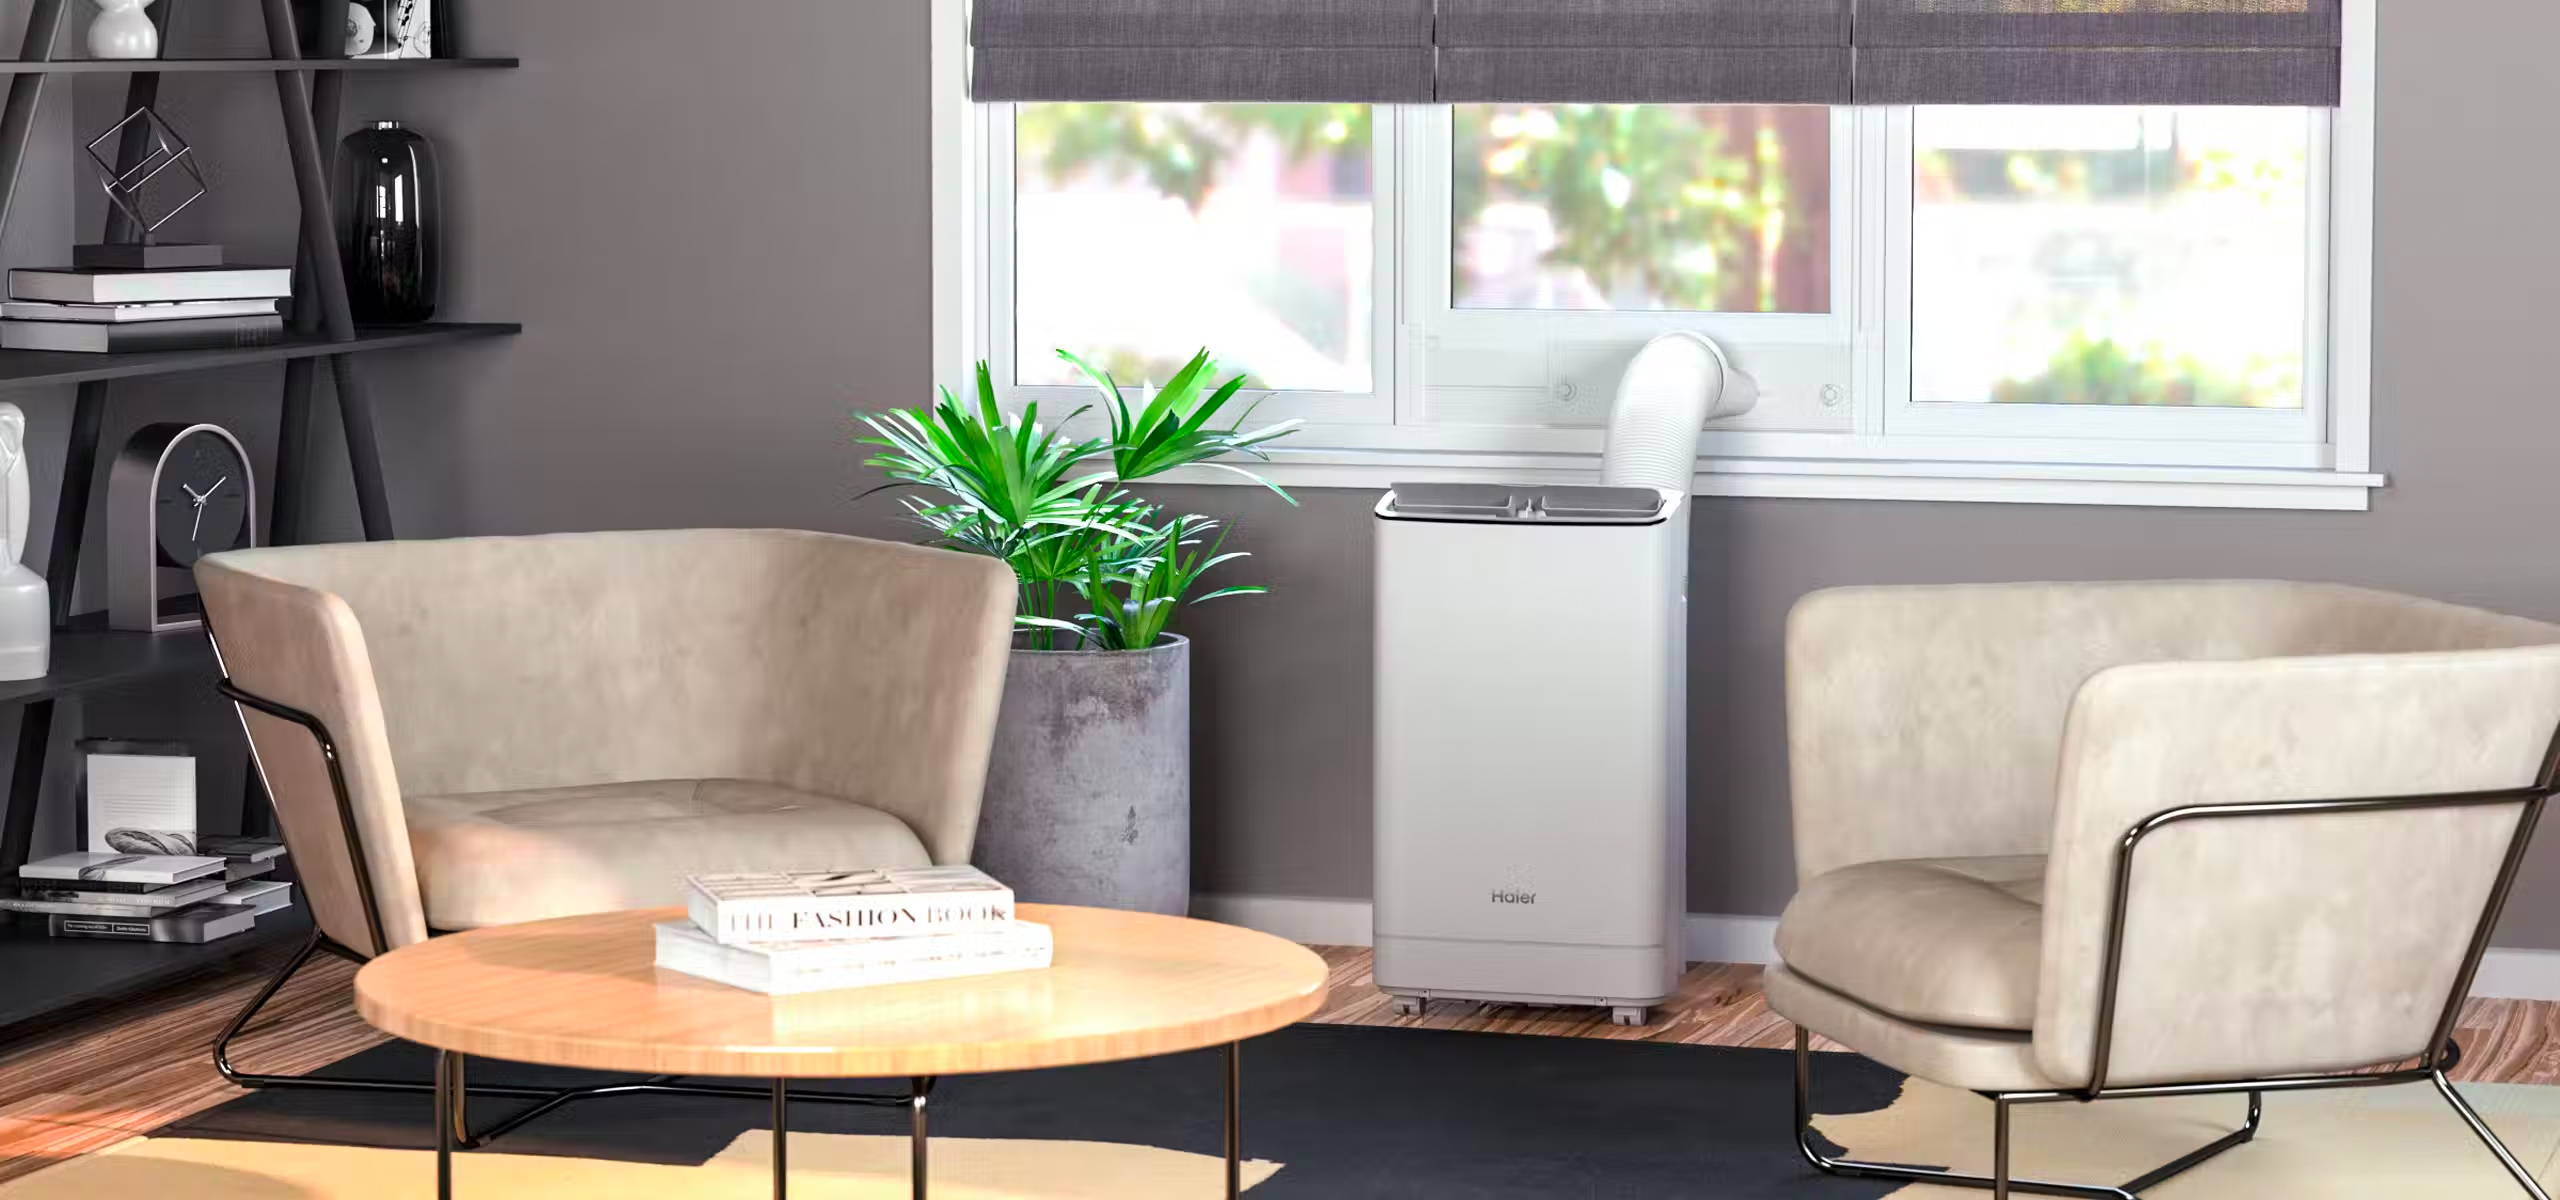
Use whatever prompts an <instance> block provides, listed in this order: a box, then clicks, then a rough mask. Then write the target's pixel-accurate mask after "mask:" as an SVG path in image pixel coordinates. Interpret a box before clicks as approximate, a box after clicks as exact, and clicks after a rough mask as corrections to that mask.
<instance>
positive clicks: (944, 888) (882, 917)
mask: <svg viewBox="0 0 2560 1200" xmlns="http://www.w3.org/2000/svg"><path fill="white" fill-rule="evenodd" d="M685 911H686V914H687V916H688V918H689V919H687V920H683V921H668V922H665V923H663V924H660V925H659V926H658V965H659V966H661V967H664V968H666V969H667V970H670V971H680V972H683V973H684V974H687V975H698V976H701V977H702V978H704V979H712V980H717V981H719V982H721V983H725V984H729V985H730V986H732V987H741V988H746V989H747V990H749V991H756V992H763V993H766V994H768V995H789V994H793V993H798V992H820V991H831V990H835V989H838V988H856V987H867V986H870V985H872V984H880V983H913V982H915V981H917V980H924V979H950V978H954V977H957V976H962V975H992V974H996V973H997V972H1001V971H1026V970H1036V969H1038V968H1042V967H1046V966H1048V965H1049V954H1050V938H1049V927H1048V926H1046V925H1038V924H1033V923H1032V922H1029V921H1017V920H1015V919H1014V917H1013V889H1011V888H1008V887H1006V886H1004V885H1003V884H1001V883H997V882H996V881H995V880H993V879H990V878H988V877H987V875H986V873H985V872H983V871H980V870H978V869H977V868H976V867H890V868H884V869H875V870H860V871H774V872H760V873H753V874H736V875H695V876H690V877H688V878H687V879H686V880H685Z"/></svg>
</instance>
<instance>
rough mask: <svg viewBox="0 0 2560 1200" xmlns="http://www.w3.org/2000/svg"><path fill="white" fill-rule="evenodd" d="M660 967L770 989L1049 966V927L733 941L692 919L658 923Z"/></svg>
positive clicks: (781, 991)
mask: <svg viewBox="0 0 2560 1200" xmlns="http://www.w3.org/2000/svg"><path fill="white" fill-rule="evenodd" d="M657 936H658V957H657V963H658V965H659V966H661V967H664V968H666V969H667V970H670V971H676V972H679V973H682V974H686V975H693V976H697V977H700V978H703V979H709V980H712V981H714V982H718V983H725V984H728V985H729V986H731V987H738V988H744V989H746V990H748V991H752V992H762V993H765V994H766V995H773V996H783V995H794V994H798V993H802V992H818V991H833V990H837V989H841V988H857V987H870V986H874V985H878V984H889V983H918V982H922V981H925V980H929V979H956V978H960V977H963V976H969V975H994V974H999V973H1003V972H1008V971H1031V970H1038V969H1041V968H1043V967H1047V966H1048V965H1049V964H1050V961H1051V958H1052V955H1053V953H1054V944H1053V941H1052V939H1051V937H1050V934H1049V927H1048V926H1046V925H1038V924H1034V923H1032V922H1029V921H1007V922H1005V923H1003V924H1002V925H999V926H996V927H993V928H988V929H980V930H974V931H970V932H964V933H942V934H930V935H923V936H905V937H867V938H836V939H831V940H826V941H809V942H780V943H761V944H745V945H729V944H724V943H722V942H719V941H716V940H714V939H713V938H712V937H711V936H710V935H709V934H706V933H704V932H703V931H702V930H701V929H700V928H698V927H697V926H695V925H694V924H693V923H692V922H691V921H667V922H664V923H661V924H660V925H658V926H657Z"/></svg>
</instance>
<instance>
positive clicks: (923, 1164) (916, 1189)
mask: <svg viewBox="0 0 2560 1200" xmlns="http://www.w3.org/2000/svg"><path fill="white" fill-rule="evenodd" d="M464 1057H465V1056H464V1055H462V1054H460V1053H457V1052H455V1051H452V1050H438V1051H436V1080H435V1096H436V1111H435V1122H436V1200H453V1150H454V1146H455V1144H456V1143H457V1142H458V1141H459V1140H460V1139H461V1137H462V1136H463V1120H464V1115H463V1107H462V1106H463V1103H464V1099H465V1093H464V1091H463V1086H462V1081H463V1074H462V1072H463V1065H462V1064H463V1060H464ZM1226 1076H1227V1086H1226V1093H1227V1106H1226V1107H1227V1125H1226V1160H1227V1163H1226V1166H1227V1186H1226V1197H1227V1200H1240V1197H1242V1196H1243V1194H1244V1104H1243V1094H1244V1043H1242V1042H1229V1043H1227V1048H1226ZM932 1095H933V1077H932V1076H930V1075H918V1076H916V1077H915V1078H913V1079H910V1080H908V1081H907V1095H906V1101H905V1102H906V1105H907V1145H908V1152H907V1153H908V1158H907V1179H908V1188H909V1194H910V1195H912V1196H913V1197H914V1198H915V1200H927V1196H928V1193H929V1192H930V1190H931V1180H932V1175H931V1172H930V1170H929V1169H928V1163H927V1154H926V1147H927V1145H928V1139H927V1132H926V1127H925V1105H926V1103H927V1101H928V1100H930V1099H931V1097H932ZM864 1100H865V1102H868V1103H879V1102H880V1101H881V1100H890V1101H891V1102H892V1103H894V1102H895V1101H894V1100H893V1099H891V1098H889V1097H879V1098H870V1097H865V1098H864ZM790 1118H791V1085H790V1083H789V1081H787V1080H782V1079H776V1080H774V1081H773V1200H787V1198H788V1197H789V1195H790V1158H789V1155H790V1137H791V1133H790V1128H791V1119H790Z"/></svg>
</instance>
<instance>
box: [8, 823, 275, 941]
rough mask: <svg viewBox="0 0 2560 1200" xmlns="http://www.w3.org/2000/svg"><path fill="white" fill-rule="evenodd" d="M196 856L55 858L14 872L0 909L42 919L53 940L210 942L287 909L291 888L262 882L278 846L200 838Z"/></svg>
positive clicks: (259, 840) (244, 930) (85, 855)
mask: <svg viewBox="0 0 2560 1200" xmlns="http://www.w3.org/2000/svg"><path fill="white" fill-rule="evenodd" d="M196 849H197V850H198V851H199V852H198V853H195V854H95V853H79V854H56V855H54V856H52V857H50V858H40V859H37V860H36V861H34V862H31V863H28V864H27V865H26V866H23V867H20V868H19V869H18V877H17V879H16V880H15V881H13V882H12V883H11V884H10V886H9V887H8V888H7V889H6V894H0V912H20V913H30V914H36V915H40V916H42V917H44V919H45V922H46V931H47V932H49V933H51V934H52V935H53V936H55V937H84V938H113V939H119V940H123V941H133V942H211V941H219V940H221V939H223V938H227V937H232V936H234V935H237V934H243V933H247V932H249V931H250V930H251V929H253V928H256V927H257V923H258V918H259V917H260V916H262V915H265V914H267V913H273V912H280V911H283V910H284V909H287V908H290V907H292V905H293V885H292V884H290V883H286V882H283V881H281V880H274V879H269V878H267V876H268V875H270V874H272V873H273V872H274V871H275V869H276V864H277V862H278V861H279V860H281V859H283V857H284V844H283V843H281V842H276V841H270V840H267V839H263V838H219V837H212V838H205V839H204V840H203V841H202V842H201V843H199V844H198V845H197V847H196Z"/></svg>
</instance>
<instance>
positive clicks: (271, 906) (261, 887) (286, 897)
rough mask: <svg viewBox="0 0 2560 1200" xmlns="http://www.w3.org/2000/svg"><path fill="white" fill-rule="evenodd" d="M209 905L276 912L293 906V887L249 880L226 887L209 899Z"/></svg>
mask: <svg viewBox="0 0 2560 1200" xmlns="http://www.w3.org/2000/svg"><path fill="white" fill-rule="evenodd" d="M205 903H207V904H221V905H227V906H229V907H232V908H245V909H248V910H249V911H250V912H253V913H268V912H274V911H276V910H277V909H279V908H287V907H290V906H292V904H293V885H292V884H290V883H285V882H283V881H281V880H263V879H259V880H249V881H246V882H242V883H234V884H231V885H229V886H227V887H224V888H223V889H222V890H221V891H220V892H218V893H216V894H215V895H213V896H211V897H208V898H207V899H206V900H205Z"/></svg>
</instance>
